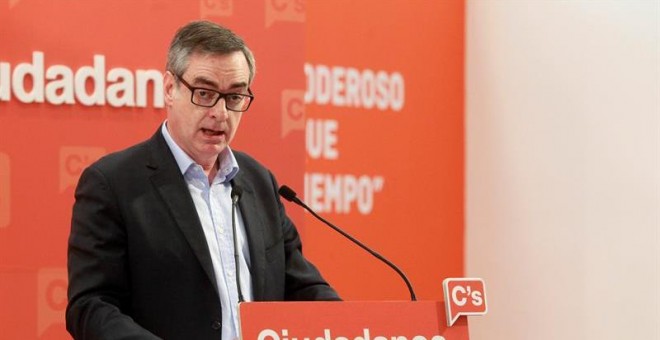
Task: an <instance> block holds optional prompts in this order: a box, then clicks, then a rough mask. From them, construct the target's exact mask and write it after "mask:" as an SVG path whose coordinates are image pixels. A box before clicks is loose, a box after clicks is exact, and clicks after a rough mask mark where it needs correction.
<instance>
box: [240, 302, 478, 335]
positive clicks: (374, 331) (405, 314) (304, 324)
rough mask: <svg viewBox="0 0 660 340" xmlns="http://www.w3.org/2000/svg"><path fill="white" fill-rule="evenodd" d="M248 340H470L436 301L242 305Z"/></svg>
mask: <svg viewBox="0 0 660 340" xmlns="http://www.w3.org/2000/svg"><path fill="white" fill-rule="evenodd" d="M239 313H240V321H241V334H242V339H244V340H392V339H394V340H467V339H469V337H468V327H467V319H466V318H464V317H463V318H460V319H459V320H458V321H457V322H456V323H455V324H454V325H453V326H452V327H447V321H446V320H447V317H446V315H445V307H444V304H443V303H442V302H438V301H415V302H408V301H375V302H374V301H368V302H367V301H364V302H363V301H346V302H244V303H241V304H240V305H239Z"/></svg>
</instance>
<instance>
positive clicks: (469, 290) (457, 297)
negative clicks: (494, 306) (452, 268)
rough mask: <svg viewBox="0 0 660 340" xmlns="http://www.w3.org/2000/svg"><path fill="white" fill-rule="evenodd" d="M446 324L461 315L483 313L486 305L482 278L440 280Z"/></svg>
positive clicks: (448, 324) (450, 323) (449, 323)
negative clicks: (445, 311)
mask: <svg viewBox="0 0 660 340" xmlns="http://www.w3.org/2000/svg"><path fill="white" fill-rule="evenodd" d="M442 287H443V288H444V297H445V307H446V309H447V326H451V325H453V324H454V322H456V320H458V318H459V317H460V316H461V315H484V314H486V312H487V311H488V308H487V307H486V285H485V284H484V280H482V279H474V278H470V279H468V278H448V279H445V280H444V281H443V282H442Z"/></svg>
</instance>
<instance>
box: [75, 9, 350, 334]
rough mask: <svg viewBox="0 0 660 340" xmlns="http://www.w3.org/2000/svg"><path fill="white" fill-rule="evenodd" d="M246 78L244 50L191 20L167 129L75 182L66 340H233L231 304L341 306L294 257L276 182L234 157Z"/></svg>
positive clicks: (297, 247)
mask: <svg viewBox="0 0 660 340" xmlns="http://www.w3.org/2000/svg"><path fill="white" fill-rule="evenodd" d="M254 71H255V63H254V58H253V56H252V53H251V52H250V50H249V49H248V48H247V46H245V44H244V43H243V41H242V39H241V38H240V37H238V36H236V35H235V34H234V33H233V32H231V31H229V30H227V29H225V28H223V27H220V26H217V25H215V24H213V23H210V22H192V23H190V24H188V25H186V26H184V27H182V28H181V29H179V31H178V32H177V33H176V35H175V37H174V39H173V40H172V43H171V45H170V49H169V53H168V61H167V71H166V72H165V74H164V78H163V87H164V92H165V106H166V109H167V120H166V121H165V122H164V123H163V125H162V126H160V127H159V128H158V130H157V132H156V133H155V134H154V135H153V137H151V139H149V140H147V141H145V142H143V143H141V144H138V145H135V146H133V147H131V148H129V149H126V150H124V151H120V152H117V153H114V154H111V155H108V156H106V157H104V158H102V159H101V160H99V161H98V162H96V163H94V164H92V165H91V166H90V167H89V168H87V169H86V170H85V171H84V172H83V174H82V175H81V177H80V181H79V183H78V187H77V189H76V194H75V195H76V203H75V205H74V208H73V218H72V226H71V235H70V238H69V252H68V254H69V257H68V269H69V304H68V306H67V310H66V319H67V329H68V331H69V332H70V333H71V334H72V335H73V336H74V338H76V339H156V338H164V339H221V338H222V339H236V338H237V337H238V321H237V303H238V300H239V299H240V298H241V297H240V296H239V295H242V298H243V299H244V300H247V301H264V300H338V299H339V297H338V296H337V293H336V292H335V291H334V290H333V289H332V288H331V287H330V286H329V285H328V284H327V283H326V282H325V281H324V279H323V278H322V277H321V275H320V274H319V272H318V271H317V269H316V268H315V267H314V266H313V265H312V264H311V263H309V262H308V261H307V260H306V259H305V258H304V257H303V255H302V253H301V244H300V238H299V236H298V233H297V231H296V228H295V226H294V225H293V224H292V222H291V221H290V220H289V218H288V217H287V216H286V214H285V212H284V207H283V206H282V203H281V202H280V200H279V198H278V195H277V184H276V182H275V179H274V178H273V176H272V174H271V173H270V172H269V171H268V170H267V169H265V168H264V167H262V166H261V165H260V164H259V163H257V162H256V161H255V160H253V159H252V158H250V157H249V156H247V155H246V154H244V153H241V152H237V151H232V150H231V149H230V147H229V144H230V142H231V140H232V139H233V138H234V136H235V134H236V131H237V129H238V125H239V122H240V120H241V115H242V112H244V111H246V110H248V108H249V107H250V104H251V102H252V100H253V98H254V97H253V96H252V92H251V91H250V85H251V83H252V80H253V78H254ZM238 187H240V188H241V189H237V188H238ZM232 190H234V194H232ZM238 191H242V193H241V194H240V198H239V195H238ZM232 196H233V198H235V199H238V204H237V206H238V209H236V215H237V216H236V218H235V219H234V218H233V217H232V216H233V215H232V212H233V210H232ZM232 225H234V226H235V228H236V234H235V237H236V239H235V240H234V233H233V230H232V229H233V228H232ZM234 242H236V244H237V246H238V247H237V249H238V251H237V253H238V255H239V256H238V259H236V258H235V257H234V254H235V253H234Z"/></svg>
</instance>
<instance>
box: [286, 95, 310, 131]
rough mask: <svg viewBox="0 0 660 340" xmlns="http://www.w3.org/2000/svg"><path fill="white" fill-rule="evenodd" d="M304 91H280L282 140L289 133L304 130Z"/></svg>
mask: <svg viewBox="0 0 660 340" xmlns="http://www.w3.org/2000/svg"><path fill="white" fill-rule="evenodd" d="M304 97H305V91H302V90H284V91H282V138H284V137H286V136H287V135H288V134H289V133H290V132H291V131H294V130H300V131H304V130H305V98H304Z"/></svg>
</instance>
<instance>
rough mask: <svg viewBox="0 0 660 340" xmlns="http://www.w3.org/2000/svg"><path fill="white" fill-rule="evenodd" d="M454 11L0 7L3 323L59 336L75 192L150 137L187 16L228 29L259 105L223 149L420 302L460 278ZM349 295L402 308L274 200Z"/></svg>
mask: <svg viewBox="0 0 660 340" xmlns="http://www.w3.org/2000/svg"><path fill="white" fill-rule="evenodd" d="M463 7H464V4H463V1H421V0H420V1H413V2H411V1H404V0H399V1H386V2H383V1H375V0H373V1H366V0H365V1H357V2H356V1H343V0H342V1H304V0H249V1H246V0H242V1H238V0H197V1H192V0H191V1H172V0H170V1H154V0H150V1H147V0H144V1H131V2H124V1H112V2H108V1H106V2H95V1H83V0H67V1H48V2H43V1H33V0H9V1H4V2H1V3H0V46H1V47H0V329H2V332H3V333H2V337H3V338H8V339H61V338H68V336H67V335H66V333H65V330H64V324H63V323H64V315H63V312H64V308H65V305H66V242H67V237H68V233H69V223H70V218H71V206H72V204H73V190H74V188H75V184H76V182H77V179H78V176H79V174H80V172H81V170H82V169H83V168H84V167H85V166H86V165H87V164H89V163H91V162H92V161H94V160H95V159H97V158H99V157H100V156H102V155H104V154H106V153H108V152H112V151H115V150H118V149H121V148H124V147H126V146H128V145H131V144H134V143H136V142H138V141H141V140H144V139H146V138H148V137H149V136H150V135H151V134H152V133H153V132H154V131H155V130H156V128H157V127H158V125H159V124H160V122H162V120H163V119H164V112H163V111H162V109H161V108H160V107H161V102H160V101H161V100H162V97H160V98H159V76H158V74H159V73H160V72H162V71H163V67H164V63H165V54H166V50H167V46H168V44H169V40H170V38H171V37H172V35H173V34H174V31H175V30H176V28H178V27H179V26H181V25H182V24H184V23H186V22H188V21H190V20H194V19H199V18H205V19H209V20H213V21H216V22H219V23H221V24H223V25H226V26H228V27H230V28H232V29H234V30H235V31H237V32H238V33H239V34H241V35H242V36H243V37H244V38H245V39H246V41H247V42H248V44H249V45H250V46H251V47H252V49H253V51H254V52H255V55H256V58H257V77H256V82H255V85H254V88H253V90H254V92H255V94H256V98H257V99H256V101H255V103H254V105H253V107H252V108H251V109H250V112H248V113H247V114H246V115H245V116H244V119H243V121H242V123H241V129H240V131H239V134H238V137H237V139H236V141H235V143H234V145H233V147H234V148H236V149H241V150H245V151H248V152H249V153H251V154H252V155H254V156H255V157H256V158H257V159H260V160H261V161H262V162H263V163H264V164H266V165H267V166H268V167H270V168H271V169H272V170H273V172H274V173H275V174H276V175H277V177H278V179H279V180H280V182H281V183H286V184H288V185H290V186H291V187H293V188H294V189H296V191H298V192H299V194H300V195H301V196H303V197H304V198H305V199H306V200H307V201H308V203H310V205H312V206H313V207H317V208H319V209H320V211H321V212H322V213H323V215H325V216H326V217H328V218H329V219H331V220H333V221H334V222H336V223H337V224H338V225H340V226H342V227H343V228H344V229H346V230H347V231H348V232H350V233H352V234H353V235H355V236H356V237H358V238H360V239H361V240H363V241H364V242H365V243H366V244H368V245H370V246H372V247H373V248H376V249H377V250H378V251H379V252H381V253H382V254H383V255H385V256H386V257H388V258H390V259H391V260H393V261H394V262H395V263H397V264H398V265H399V266H400V267H401V269H403V270H404V271H405V272H406V273H407V274H408V275H409V276H410V279H411V281H412V283H413V285H414V286H415V288H416V290H417V293H418V296H419V298H420V299H440V298H441V282H442V279H443V278H445V277H448V276H460V275H461V274H462V272H463V269H462V268H463V20H464V8H463ZM287 209H288V211H289V214H290V215H291V216H292V218H293V219H294V220H295V221H296V223H297V224H298V226H299V229H300V230H301V233H302V234H303V239H304V242H305V251H306V254H307V255H308V256H309V257H310V258H311V259H312V260H313V261H314V262H315V263H316V264H317V265H318V266H319V267H320V268H321V270H322V272H323V273H324V275H325V276H326V277H327V278H328V280H329V281H330V282H331V283H332V284H333V285H335V286H336V287H337V289H338V290H339V292H340V294H341V295H342V296H343V297H344V298H345V299H351V300H358V299H383V300H388V299H406V298H407V296H408V293H407V291H406V290H405V286H404V284H403V283H402V282H400V281H399V279H398V278H397V277H396V275H395V274H394V273H393V272H391V271H390V270H388V269H387V268H386V267H385V266H384V265H382V264H380V263H377V262H376V260H374V259H372V258H370V257H369V255H368V254H365V253H363V252H362V251H361V250H359V249H357V248H356V247H354V246H353V245H351V244H349V243H348V241H345V240H343V239H341V238H340V237H339V236H337V235H335V234H334V233H333V232H332V231H330V230H328V229H327V228H325V227H324V226H321V225H320V223H319V222H316V221H312V220H310V218H311V217H310V216H309V215H307V214H304V213H302V211H301V210H300V209H298V208H297V207H294V206H289V205H287Z"/></svg>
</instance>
